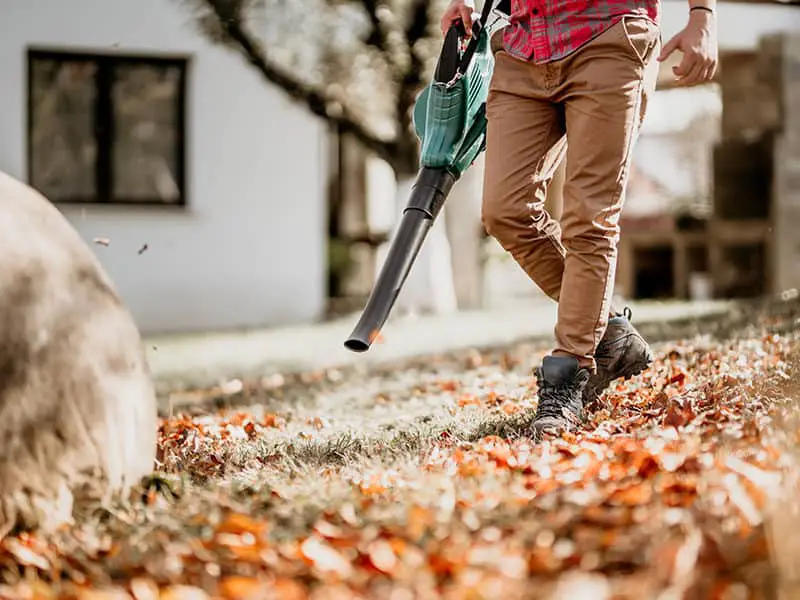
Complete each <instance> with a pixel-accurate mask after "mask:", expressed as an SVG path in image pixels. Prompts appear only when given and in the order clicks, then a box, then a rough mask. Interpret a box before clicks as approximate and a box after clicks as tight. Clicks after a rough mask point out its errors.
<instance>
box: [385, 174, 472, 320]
mask: <svg viewBox="0 0 800 600" xmlns="http://www.w3.org/2000/svg"><path fill="white" fill-rule="evenodd" d="M415 178H416V173H415V174H413V175H409V174H404V173H399V174H397V182H396V187H395V190H394V192H395V194H394V196H395V224H394V227H393V231H392V235H391V237H390V241H389V242H388V243H386V244H384V245H383V246H382V247H381V248H380V249H379V251H378V257H377V261H376V267H377V269H378V272H379V271H380V268H381V267H382V266H383V263H384V260H385V258H386V253H387V251H388V249H389V245H390V244H391V240H393V239H394V234H395V232H396V229H397V225H398V224H399V222H400V217H401V216H402V214H403V210H404V209H405V207H406V205H407V204H408V199H409V197H410V195H411V188H412V186H413V184H414V180H415ZM443 216H444V215H442V214H440V215H439V218H437V219H436V221H435V222H434V224H433V227H432V228H431V230H430V231H429V232H428V236H427V238H426V239H425V242H424V244H423V245H422V249H421V250H420V252H419V254H418V255H417V259H416V261H415V262H414V265H413V266H412V268H411V272H410V273H409V274H408V278H407V279H406V281H405V284H404V285H403V288H402V290H401V291H400V294H399V295H398V297H397V301H396V303H395V307H394V310H393V312H394V313H395V314H397V315H402V314H406V315H408V314H422V313H431V314H445V313H449V312H453V311H456V310H458V303H457V300H456V292H455V286H454V282H453V268H452V261H451V251H450V243H449V241H448V239H447V232H446V227H445V223H444V219H443V218H442V217H443ZM376 276H377V272H376Z"/></svg>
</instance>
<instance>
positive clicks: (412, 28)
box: [396, 0, 430, 168]
mask: <svg viewBox="0 0 800 600" xmlns="http://www.w3.org/2000/svg"><path fill="white" fill-rule="evenodd" d="M429 25H430V15H429V11H428V2H427V0H414V1H413V2H412V6H411V16H410V18H409V21H408V25H407V26H406V30H405V38H406V43H407V47H408V52H409V64H408V68H407V69H406V71H405V73H403V76H402V80H401V84H400V90H399V93H398V95H397V103H396V112H397V115H396V117H397V121H398V123H399V124H400V128H399V132H400V133H399V140H398V141H399V142H400V143H401V144H402V143H403V142H404V141H406V140H407V138H410V137H411V136H413V134H412V133H411V125H412V114H411V112H412V109H413V107H414V103H415V102H416V99H417V94H418V92H419V89H420V87H421V86H422V85H423V84H424V79H423V74H424V70H425V62H424V61H423V60H422V59H421V58H420V56H419V54H418V53H417V51H416V49H415V46H416V44H417V42H419V41H420V40H421V39H423V38H424V37H425V36H426V34H427V33H428V27H429ZM411 141H412V142H413V143H414V145H413V146H412V147H408V146H407V147H405V148H403V149H402V154H403V156H404V157H406V159H407V160H408V159H411V157H412V156H413V157H414V160H413V164H414V165H415V164H416V143H415V139H414V138H411ZM410 166H411V165H406V168H408V167H410Z"/></svg>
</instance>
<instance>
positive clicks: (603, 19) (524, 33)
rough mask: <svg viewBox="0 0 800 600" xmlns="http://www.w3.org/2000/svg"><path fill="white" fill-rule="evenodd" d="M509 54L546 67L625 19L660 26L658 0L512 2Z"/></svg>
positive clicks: (506, 43) (506, 42)
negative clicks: (633, 19)
mask: <svg viewBox="0 0 800 600" xmlns="http://www.w3.org/2000/svg"><path fill="white" fill-rule="evenodd" d="M511 6H512V8H511V18H510V23H509V25H508V27H506V30H505V34H504V39H503V41H504V46H505V49H506V51H507V52H508V53H509V54H512V55H514V56H516V57H518V58H521V59H523V60H530V61H533V62H536V63H544V62H549V61H553V60H558V59H560V58H564V57H565V56H567V55H568V54H570V53H572V52H574V51H575V50H577V49H578V48H580V47H581V46H582V45H583V44H585V43H586V42H588V41H590V40H592V39H593V38H595V37H597V36H598V35H600V34H601V33H603V32H604V31H605V30H606V29H608V28H609V27H611V26H612V25H614V24H615V23H616V22H617V21H619V20H620V19H621V18H622V17H624V16H630V15H634V16H641V17H647V18H649V19H650V20H652V21H654V22H656V23H658V22H659V17H660V14H659V13H660V6H659V0H511Z"/></svg>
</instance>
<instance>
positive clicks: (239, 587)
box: [219, 576, 269, 600]
mask: <svg viewBox="0 0 800 600" xmlns="http://www.w3.org/2000/svg"><path fill="white" fill-rule="evenodd" d="M268 590H269V587H268V586H267V584H266V583H265V582H264V581H262V580H259V579H256V578H254V577H237V576H231V577H225V578H223V579H222V580H221V581H220V582H219V593H220V595H221V596H222V597H223V598H226V599H227V600H258V599H260V598H264V597H265V596H266V595H267V591H268Z"/></svg>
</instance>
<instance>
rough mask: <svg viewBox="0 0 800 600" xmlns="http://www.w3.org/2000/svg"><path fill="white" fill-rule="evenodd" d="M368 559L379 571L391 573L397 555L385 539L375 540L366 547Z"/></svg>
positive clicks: (395, 564)
mask: <svg viewBox="0 0 800 600" xmlns="http://www.w3.org/2000/svg"><path fill="white" fill-rule="evenodd" d="M367 554H368V556H369V560H370V562H371V563H372V566H374V567H375V568H376V569H378V570H379V571H382V572H384V573H386V574H387V575H391V574H392V573H393V572H394V570H395V568H396V567H397V564H398V561H397V555H395V553H394V549H393V548H392V546H391V544H390V543H389V542H387V541H386V540H380V539H379V540H375V541H374V542H372V543H371V544H370V545H369V547H368V548H367Z"/></svg>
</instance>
